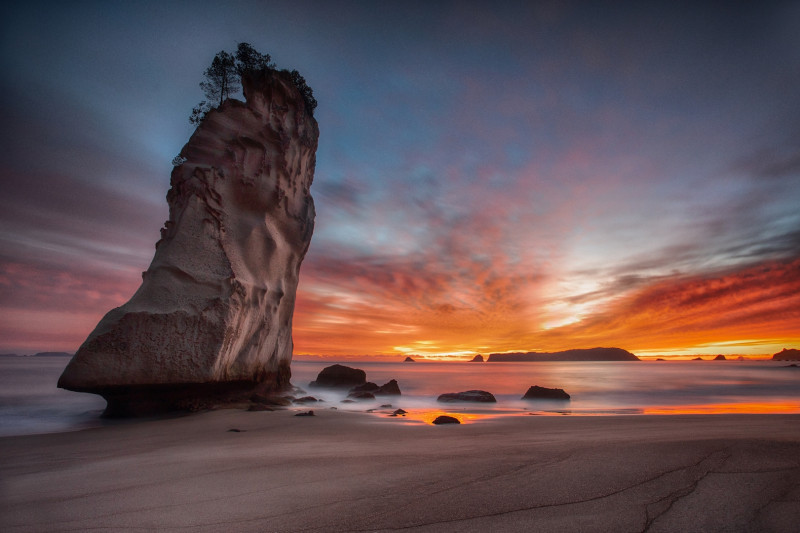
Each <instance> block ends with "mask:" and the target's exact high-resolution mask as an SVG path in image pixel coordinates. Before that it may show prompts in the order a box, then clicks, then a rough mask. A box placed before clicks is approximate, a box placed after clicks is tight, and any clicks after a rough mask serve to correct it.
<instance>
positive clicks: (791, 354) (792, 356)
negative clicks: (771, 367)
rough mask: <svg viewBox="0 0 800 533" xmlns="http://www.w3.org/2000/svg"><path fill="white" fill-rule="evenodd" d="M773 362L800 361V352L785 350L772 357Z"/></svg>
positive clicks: (792, 349)
mask: <svg viewBox="0 0 800 533" xmlns="http://www.w3.org/2000/svg"><path fill="white" fill-rule="evenodd" d="M772 360H773V361H800V350H798V349H797V348H789V349H788V350H787V349H786V348H784V349H783V350H781V351H780V352H778V353H776V354H774V355H773V356H772Z"/></svg>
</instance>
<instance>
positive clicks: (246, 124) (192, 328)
mask: <svg viewBox="0 0 800 533" xmlns="http://www.w3.org/2000/svg"><path fill="white" fill-rule="evenodd" d="M242 86H243V92H244V95H245V99H246V102H241V101H238V100H226V101H225V102H224V103H223V104H222V105H221V106H220V107H219V108H218V109H216V110H212V111H210V112H209V113H208V115H207V116H206V118H205V119H204V120H203V121H202V123H201V124H200V125H199V126H198V128H197V130H196V131H195V132H194V134H193V135H192V137H191V139H190V140H189V142H188V143H187V144H186V146H184V147H183V149H182V150H181V152H180V155H179V157H177V158H176V161H175V163H174V164H176V165H177V166H175V168H174V169H173V171H172V177H171V188H170V190H169V193H168V194H167V202H168V204H169V212H170V215H169V220H168V221H167V222H166V223H165V225H164V228H163V229H162V230H161V239H160V240H159V241H158V242H157V243H156V251H155V255H154V257H153V260H152V263H151V264H150V267H149V268H148V269H147V271H146V272H145V273H144V274H143V275H142V277H143V279H142V285H141V286H140V287H139V290H138V291H137V292H136V293H135V294H134V295H133V297H132V298H131V299H130V300H129V301H128V302H127V303H125V304H124V305H122V306H121V307H118V308H116V309H112V310H111V311H109V312H108V314H106V316H105V317H103V319H102V320H101V321H100V323H99V324H98V325H97V327H96V328H95V329H94V331H92V333H91V334H90V335H89V337H88V338H87V339H86V341H85V342H84V343H83V345H82V346H81V347H80V349H79V350H78V352H77V353H76V354H75V356H74V357H73V359H72V361H71V362H70V363H69V365H68V366H67V368H66V369H65V370H64V373H63V374H62V376H61V378H60V379H59V382H58V386H59V387H61V388H65V389H69V390H74V391H80V392H91V393H95V394H100V395H102V396H103V397H105V399H106V400H107V402H108V407H107V409H106V413H107V414H109V415H120V416H125V415H138V414H147V413H150V412H154V411H164V410H171V409H197V408H203V407H208V406H212V405H214V404H218V403H220V402H223V403H224V402H228V401H233V400H237V399H240V398H246V397H248V396H250V395H251V394H253V393H258V394H268V393H270V392H271V391H277V390H280V389H282V388H284V387H287V386H288V385H289V378H290V375H291V372H290V363H291V358H292V315H293V312H294V305H295V293H296V289H297V283H298V274H299V270H300V264H301V262H302V261H303V258H304V257H305V254H306V251H307V250H308V247H309V244H310V242H311V235H312V232H313V230H314V217H315V210H314V201H313V199H312V197H311V191H310V188H311V183H312V181H313V178H314V167H315V162H316V159H315V158H316V156H315V154H316V149H317V139H318V137H319V129H318V126H317V122H316V121H315V120H314V118H313V117H312V116H311V114H310V113H309V112H307V111H306V109H305V103H304V101H303V98H302V95H301V94H300V93H299V91H298V90H297V88H296V87H295V86H294V84H293V82H292V80H291V77H290V75H289V73H281V72H277V71H272V70H265V71H259V72H255V73H249V74H245V75H244V76H243V77H242Z"/></svg>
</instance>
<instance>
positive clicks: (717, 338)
mask: <svg viewBox="0 0 800 533" xmlns="http://www.w3.org/2000/svg"><path fill="white" fill-rule="evenodd" d="M375 268H376V269H377V270H379V271H380V272H373V268H371V267H368V266H364V265H360V266H352V265H351V266H350V267H347V266H346V265H338V266H331V267H330V268H329V269H328V270H327V271H326V283H330V285H327V284H323V283H322V281H321V280H320V279H314V280H309V282H307V283H303V284H301V287H303V290H301V292H300V294H299V295H298V303H297V309H296V313H295V321H294V336H295V346H296V350H295V351H296V353H300V354H325V355H335V356H343V355H348V354H360V355H376V354H383V355H388V354H394V355H399V354H401V353H421V354H456V355H461V356H466V354H467V353H468V352H476V351H477V352H484V353H486V352H493V351H509V350H561V349H567V348H575V347H590V346H599V345H614V346H621V347H624V348H626V349H629V350H631V351H633V352H634V353H635V352H636V351H648V352H652V351H654V350H664V351H676V350H678V351H680V350H686V351H687V353H689V352H690V351H691V350H692V349H696V348H697V347H702V346H709V345H715V344H716V345H722V346H734V347H735V346H749V345H754V344H755V345H762V346H764V345H766V346H767V348H764V351H767V350H769V349H771V348H770V346H772V345H777V344H781V343H785V344H792V343H798V342H800V328H798V324H800V259H796V260H793V261H786V262H779V261H776V262H769V263H764V264H761V265H757V266H750V267H747V268H742V269H740V270H736V271H731V272H726V273H720V274H717V275H713V276H706V277H673V278H659V279H658V280H657V281H655V282H653V283H651V284H646V283H642V284H635V285H634V286H633V287H632V288H629V289H627V290H625V289H621V291H624V292H621V294H620V296H619V297H617V298H616V299H614V298H612V299H611V300H610V303H608V302H609V301H608V300H603V302H607V303H604V304H602V308H599V309H596V310H594V311H593V312H590V313H589V314H588V315H587V316H585V317H584V318H583V319H582V320H579V321H578V322H575V323H572V324H569V325H566V326H562V327H556V328H552V329H549V330H545V329H543V328H542V321H543V315H542V314H541V313H540V311H539V310H540V308H541V306H542V305H543V303H544V302H543V300H542V299H541V298H540V297H539V295H538V289H539V288H540V287H541V286H542V284H543V283H544V278H543V277H536V276H529V277H525V276H508V277H500V276H496V275H494V274H493V273H492V271H491V270H481V269H479V268H477V267H475V266H474V265H473V270H471V271H470V272H471V276H470V277H469V278H468V279H469V281H468V282H465V281H464V280H457V279H452V278H448V277H447V276H445V275H443V274H441V273H439V274H436V273H434V274H426V273H425V272H426V271H415V270H413V268H410V266H409V265H406V266H405V267H403V266H402V265H401V264H391V265H390V264H383V265H381V266H380V267H375ZM332 272H336V277H335V278H331V277H330V275H331V274H332ZM317 283H320V285H316V284H317ZM339 284H341V285H339ZM332 286H338V287H340V290H341V293H336V291H335V290H332V289H329V290H328V291H327V292H326V290H325V288H326V287H328V288H330V287H332ZM526 287H527V288H529V289H530V290H529V291H527V292H526V291H525V288H526ZM738 353H741V352H738Z"/></svg>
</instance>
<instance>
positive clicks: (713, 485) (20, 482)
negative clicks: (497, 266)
mask: <svg viewBox="0 0 800 533" xmlns="http://www.w3.org/2000/svg"><path fill="white" fill-rule="evenodd" d="M315 412H316V414H317V416H314V417H296V416H294V413H295V411H292V410H287V411H276V412H244V411H238V410H223V411H216V412H209V413H201V414H196V415H192V416H187V417H182V418H176V419H169V420H151V421H139V422H135V423H123V424H118V425H111V426H108V427H102V428H97V429H90V430H85V431H77V432H72V433H60V434H49V435H32V436H23V437H6V438H2V439H0V457H2V466H0V483H1V484H0V490H1V491H2V493H1V496H2V498H1V501H0V529H2V530H3V531H6V532H22V531H104V530H105V531H117V530H124V531H208V532H211V531H259V532H265V531H280V532H296V531H312V532H313V531H318V532H337V531H394V530H400V529H402V530H409V531H420V532H422V531H424V532H436V531H481V532H485V531H619V532H621V531H630V532H634V531H637V532H638V531H653V532H655V531H684V532H685V531H754V532H755V531H759V532H762V531H795V530H796V529H795V528H796V527H797V524H798V523H800V415H710V416H689V415H687V416H603V417H568V416H564V417H541V416H519V417H513V418H499V419H489V420H480V421H477V422H475V423H471V424H463V425H452V426H432V425H423V424H410V423H406V422H403V421H402V420H398V419H393V418H381V417H378V416H375V415H368V414H363V413H347V412H341V411H330V410H315ZM231 429H238V430H239V431H238V432H233V431H229V430H231Z"/></svg>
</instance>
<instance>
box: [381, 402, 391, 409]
mask: <svg viewBox="0 0 800 533" xmlns="http://www.w3.org/2000/svg"><path fill="white" fill-rule="evenodd" d="M391 408H392V404H390V403H385V404H383V405H381V409H391Z"/></svg>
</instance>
